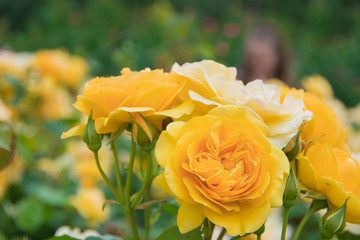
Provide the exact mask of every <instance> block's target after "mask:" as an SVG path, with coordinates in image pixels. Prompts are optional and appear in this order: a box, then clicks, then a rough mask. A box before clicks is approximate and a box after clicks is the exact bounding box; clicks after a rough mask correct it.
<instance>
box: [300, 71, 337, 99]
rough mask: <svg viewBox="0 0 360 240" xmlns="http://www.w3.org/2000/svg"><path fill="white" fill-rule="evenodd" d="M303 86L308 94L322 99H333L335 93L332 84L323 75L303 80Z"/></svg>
mask: <svg viewBox="0 0 360 240" xmlns="http://www.w3.org/2000/svg"><path fill="white" fill-rule="evenodd" d="M301 84H302V85H303V87H304V89H305V90H306V91H307V92H310V93H312V94H314V95H315V96H317V97H318V98H321V99H329V98H333V96H334V93H333V89H332V87H331V85H330V83H329V82H328V81H327V80H326V79H325V78H324V77H323V76H321V75H319V74H314V75H311V76H308V77H305V78H304V79H302V80H301Z"/></svg>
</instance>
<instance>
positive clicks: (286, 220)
mask: <svg viewBox="0 0 360 240" xmlns="http://www.w3.org/2000/svg"><path fill="white" fill-rule="evenodd" d="M284 210H285V211H284V222H283V227H282V232H281V240H285V236H286V229H287V225H288V221H289V212H290V208H288V207H284Z"/></svg>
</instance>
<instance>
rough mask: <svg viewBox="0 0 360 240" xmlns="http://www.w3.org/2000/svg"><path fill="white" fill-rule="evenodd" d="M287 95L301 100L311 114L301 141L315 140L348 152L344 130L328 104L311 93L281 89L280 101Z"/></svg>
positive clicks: (293, 89)
mask: <svg viewBox="0 0 360 240" xmlns="http://www.w3.org/2000/svg"><path fill="white" fill-rule="evenodd" d="M288 94H291V95H292V96H294V97H295V98H296V99H302V100H303V101H304V103H305V108H306V109H307V110H309V111H311V112H312V114H313V116H312V119H311V120H310V121H309V122H307V123H306V124H305V125H304V127H303V131H302V139H303V140H304V141H310V140H312V139H316V141H317V142H319V143H323V144H327V145H329V146H332V147H338V148H340V149H343V150H345V151H349V147H348V146H347V145H346V144H345V139H346V129H345V128H344V127H343V125H342V124H341V122H340V120H339V118H338V117H337V115H336V114H335V112H334V110H333V109H332V108H331V107H330V106H329V105H328V104H326V103H325V102H324V101H323V100H321V99H319V98H318V97H316V96H315V95H313V94H311V93H305V92H304V91H303V90H297V89H295V88H291V89H290V88H285V87H283V88H281V98H282V99H283V98H284V96H285V95H288Z"/></svg>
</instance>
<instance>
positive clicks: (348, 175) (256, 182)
mask: <svg viewBox="0 0 360 240" xmlns="http://www.w3.org/2000/svg"><path fill="white" fill-rule="evenodd" d="M236 75H237V73H236V69H235V68H234V67H226V66H224V65H222V64H219V63H217V62H214V61H211V60H204V61H201V62H195V63H185V64H184V65H182V66H181V65H179V64H177V63H175V64H174V65H173V67H172V69H171V71H170V72H169V73H166V72H164V71H163V70H150V69H145V70H142V71H139V72H137V71H131V70H130V69H128V68H125V69H123V70H122V71H121V75H120V76H116V77H97V78H94V79H93V80H91V81H89V82H87V83H86V85H85V89H84V93H83V94H82V95H79V96H78V97H77V101H76V103H75V104H74V106H75V108H77V109H78V110H79V111H81V112H82V113H84V114H85V115H87V116H89V120H88V123H87V124H83V125H79V126H76V127H74V128H72V129H70V130H69V131H67V132H65V133H63V135H62V137H63V138H67V137H70V136H73V135H80V134H83V139H84V141H85V142H86V143H87V144H88V146H89V148H90V149H91V150H92V151H93V152H94V154H95V158H96V159H97V160H96V161H97V162H98V161H99V160H98V156H97V151H98V149H99V148H100V147H101V139H102V138H103V137H105V136H108V137H109V139H110V143H111V144H112V147H114V146H113V143H112V141H113V140H114V139H115V138H116V137H117V136H119V135H120V134H121V133H122V132H123V131H124V130H125V129H126V130H127V131H128V132H129V134H130V135H131V138H132V146H135V145H136V144H137V145H139V146H140V147H141V149H142V151H143V152H144V153H145V154H146V153H148V154H150V155H149V157H148V158H147V160H146V162H141V163H140V164H138V165H140V166H143V165H144V164H145V165H146V166H145V168H146V170H144V171H145V172H146V173H144V174H142V178H143V187H142V188H141V189H140V190H139V192H137V193H136V194H134V196H133V197H132V198H131V199H130V198H129V196H130V195H129V191H130V190H129V189H126V188H127V187H128V181H131V175H129V174H132V168H133V167H134V159H135V158H134V156H135V155H134V153H135V148H133V147H132V156H131V157H130V161H129V166H128V173H127V174H128V176H127V182H126V186H123V185H122V183H121V179H118V185H119V189H120V190H116V189H115V187H114V186H113V185H112V184H111V182H109V179H107V177H106V176H103V177H104V179H105V181H107V183H108V185H109V186H110V188H111V189H112V191H113V193H114V195H115V196H116V197H117V200H118V201H119V203H120V204H122V205H123V206H124V209H125V210H126V209H127V210H128V211H131V210H132V209H135V208H136V207H137V206H138V204H139V203H140V202H141V198H142V197H143V196H144V195H145V193H146V191H147V190H148V189H149V186H150V184H151V182H152V178H154V182H155V183H156V184H157V185H158V186H159V187H160V188H161V189H162V190H163V191H164V192H166V193H168V194H170V195H172V196H173V197H174V198H175V200H176V202H177V203H178V205H179V210H178V214H177V223H178V227H179V230H180V232H182V233H186V232H189V231H191V230H193V229H195V228H197V227H199V226H200V225H201V224H203V223H204V221H209V222H210V223H212V224H215V225H216V226H218V227H223V228H224V229H226V232H227V234H229V235H231V236H238V235H239V236H245V235H248V234H251V233H255V234H261V233H258V232H259V229H261V227H262V225H264V223H265V222H266V220H267V218H268V215H269V212H270V209H271V208H276V207H280V206H282V205H283V206H284V207H285V208H289V207H291V206H292V205H294V204H295V200H296V199H297V197H298V195H299V193H300V187H299V186H301V193H302V194H305V197H306V196H308V195H307V194H308V192H309V191H312V192H316V193H317V195H319V196H321V199H326V201H327V204H326V206H327V208H328V211H329V213H328V214H327V215H326V217H325V216H324V219H325V218H326V219H327V218H328V216H330V215H331V214H332V212H330V211H338V210H336V209H342V208H341V207H342V206H345V208H346V211H345V208H344V209H343V210H341V211H338V212H339V213H341V212H342V211H343V212H344V213H345V212H346V213H345V214H344V216H345V217H344V218H345V219H346V221H348V222H352V223H360V222H359V219H360V214H359V212H358V209H360V205H359V203H360V192H359V189H360V187H359V186H360V178H359V176H360V164H359V163H358V162H357V161H356V160H355V159H354V158H353V157H351V152H350V148H349V147H348V145H347V143H346V130H345V127H344V126H343V124H342V123H341V121H340V120H339V118H338V117H337V115H336V114H335V112H334V111H333V110H332V108H331V107H330V106H329V105H327V104H326V103H325V101H324V100H321V99H320V98H318V97H316V96H315V95H314V94H312V93H309V92H304V91H303V90H298V89H294V88H288V87H286V86H284V85H283V86H278V85H275V84H271V83H268V82H264V81H262V80H254V81H252V82H250V83H248V84H244V83H243V82H242V81H239V80H237V79H236ZM306 86H307V88H309V89H311V86H312V85H311V84H310V83H309V82H307V85H306ZM315 89H317V88H315ZM325 90H326V89H325ZM327 92H329V91H327ZM327 92H326V93H327ZM326 93H324V94H325V95H326ZM321 94H322V93H321ZM321 94H320V95H321ZM324 94H323V95H324ZM329 94H330V93H329ZM318 95H319V94H318ZM326 96H327V95H326ZM153 149H154V153H155V157H156V160H157V163H158V164H159V165H160V166H161V168H162V169H163V170H162V171H161V172H160V174H157V171H156V167H155V165H154V163H153V162H152V160H151V159H152V157H151V152H152V150H153ZM113 150H114V149H113ZM290 165H293V168H294V169H295V170H290ZM99 167H100V169H99V170H100V172H101V171H102V170H101V166H99ZM289 174H290V177H289ZM140 175H141V174H140ZM156 175H157V176H156ZM298 181H300V182H301V184H298ZM130 184H131V183H130ZM124 188H125V189H124ZM317 200H318V199H316V201H317ZM314 201H315V200H314ZM144 204H145V203H144ZM314 204H315V203H314ZM324 206H325V205H324ZM321 208H323V205H321ZM319 209H320V208H319ZM316 210H318V209H316ZM127 217H128V218H130V219H129V223H130V226H133V227H132V229H133V234H134V236H135V238H137V237H138V233H137V231H136V227H134V224H132V223H131V221H132V220H131V218H132V216H131V213H130V214H129V215H127ZM326 219H325V220H323V221H324V229H325V228H326V226H330V225H331V226H332V225H333V224H330V223H329V221H330V220H326ZM329 219H330V218H329ZM134 228H135V230H134ZM322 231H323V232H326V233H327V234H330V236H332V235H331V234H335V232H333V233H332V232H331V230H329V229H325V230H322ZM204 234H205V233H204ZM298 234H299V233H295V236H296V235H298Z"/></svg>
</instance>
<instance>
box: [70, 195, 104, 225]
mask: <svg viewBox="0 0 360 240" xmlns="http://www.w3.org/2000/svg"><path fill="white" fill-rule="evenodd" d="M105 200H106V199H105V196H104V193H103V192H102V191H101V190H100V189H97V188H80V189H79V190H78V192H77V193H76V195H74V196H71V197H70V198H69V202H70V204H71V205H72V206H73V207H74V208H76V210H77V211H78V212H79V214H80V215H81V216H82V217H83V218H84V219H85V220H86V221H87V223H88V224H89V225H90V226H97V225H99V224H101V223H103V222H105V221H106V220H107V219H108V218H109V208H105V209H104V211H103V210H102V206H103V204H104V202H105Z"/></svg>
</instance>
